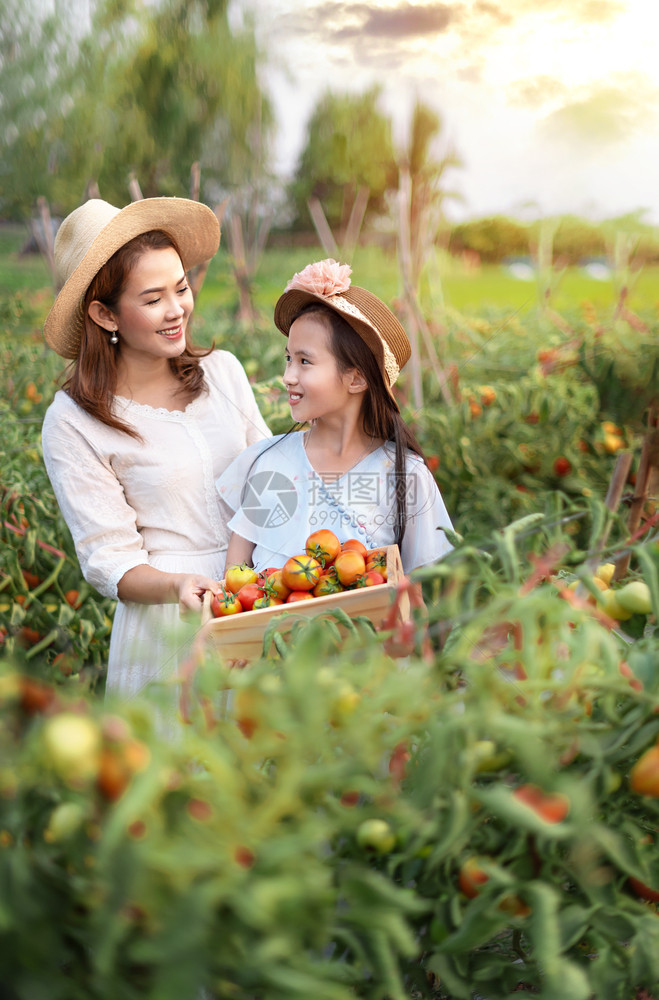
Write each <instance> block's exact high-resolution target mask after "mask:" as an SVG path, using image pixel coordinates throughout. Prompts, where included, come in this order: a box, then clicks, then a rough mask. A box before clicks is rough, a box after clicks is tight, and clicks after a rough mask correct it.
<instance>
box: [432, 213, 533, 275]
mask: <svg viewBox="0 0 659 1000" xmlns="http://www.w3.org/2000/svg"><path fill="white" fill-rule="evenodd" d="M449 250H450V251H451V253H462V252H463V251H465V250H473V251H475V252H476V253H477V254H478V255H479V257H480V258H481V260H482V261H483V262H486V263H493V262H496V261H501V260H503V258H504V257H509V256H511V255H518V254H528V253H529V230H528V227H526V226H524V225H522V224H521V223H518V222H515V221H514V220H513V219H508V218H506V217H505V216H502V215H495V216H490V217H489V218H487V219H475V220H474V221H471V222H463V223H460V224H459V225H457V226H455V227H454V229H453V231H452V233H451V240H450V244H449Z"/></svg>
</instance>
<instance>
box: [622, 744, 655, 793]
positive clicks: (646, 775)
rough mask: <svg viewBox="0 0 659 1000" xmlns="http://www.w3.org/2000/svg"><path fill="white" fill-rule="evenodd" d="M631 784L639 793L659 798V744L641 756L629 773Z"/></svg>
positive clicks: (633, 789)
mask: <svg viewBox="0 0 659 1000" xmlns="http://www.w3.org/2000/svg"><path fill="white" fill-rule="evenodd" d="M629 784H630V785H631V788H632V791H634V792H636V793H637V795H649V796H651V797H652V798H655V799H656V798H659V745H657V746H653V747H650V749H649V750H646V751H645V753H644V754H643V756H642V757H639V759H638V760H637V761H636V763H635V764H634V766H633V768H632V769H631V771H630V773H629Z"/></svg>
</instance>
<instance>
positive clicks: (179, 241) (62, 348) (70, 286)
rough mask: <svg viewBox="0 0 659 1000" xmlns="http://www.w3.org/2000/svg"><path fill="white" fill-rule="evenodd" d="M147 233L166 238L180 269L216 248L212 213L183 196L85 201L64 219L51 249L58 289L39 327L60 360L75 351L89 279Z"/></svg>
mask: <svg viewBox="0 0 659 1000" xmlns="http://www.w3.org/2000/svg"><path fill="white" fill-rule="evenodd" d="M152 229H160V230H162V231H163V232H165V233H167V234H168V235H169V236H171V237H172V239H173V240H174V241H175V242H176V245H177V246H178V248H179V250H180V251H181V260H182V262H183V267H184V268H185V270H186V271H187V270H188V269H189V268H191V267H195V266H196V265H197V264H201V263H203V262H204V261H206V260H210V258H211V257H212V256H213V255H214V254H215V253H216V252H217V248H218V246H219V245H220V224H219V222H218V221H217V217H216V215H215V213H214V212H213V211H211V209H210V208H208V206H206V205H202V204H201V203H200V202H198V201H191V200H189V199H188V198H145V199H143V200H142V201H134V202H132V204H130V205H127V206H126V207H125V208H121V209H119V208H115V207H114V205H110V204H108V202H107V201H103V200H102V199H100V198H91V199H90V200H89V201H86V202H85V203H84V205H81V206H80V207H79V208H76V209H75V211H73V212H71V214H70V215H68V216H67V217H66V219H65V220H64V222H63V223H62V225H61V226H60V228H59V230H58V232H57V236H56V238H55V246H54V258H55V268H56V276H57V281H58V285H59V286H60V287H61V291H60V292H59V294H58V296H57V298H56V299H55V302H54V304H53V307H52V309H51V310H50V312H49V314H48V317H47V319H46V322H45V324H44V337H45V338H46V343H47V344H48V346H49V347H52V349H53V350H54V351H57V353H58V354H60V355H61V356H62V357H63V358H76V357H77V356H78V352H79V351H80V340H81V337H82V330H83V322H84V316H83V300H84V297H85V294H86V292H87V289H88V288H89V285H90V283H91V281H92V279H93V278H94V277H95V276H96V275H97V274H98V272H99V271H100V270H101V268H102V267H103V265H104V264H107V262H108V260H109V259H110V257H112V255H113V254H114V253H116V251H117V250H119V249H120V247H122V246H124V244H125V243H128V242H129V241H130V240H132V239H134V238H135V237H136V236H140V235H141V234H142V233H147V232H149V231H150V230H152Z"/></svg>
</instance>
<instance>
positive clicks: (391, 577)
mask: <svg viewBox="0 0 659 1000" xmlns="http://www.w3.org/2000/svg"><path fill="white" fill-rule="evenodd" d="M402 578H403V565H402V563H401V561H400V552H399V551H398V546H397V545H390V546H388V547H387V582H386V583H380V584H378V585H376V586H375V587H359V588H358V589H357V590H345V591H342V592H341V593H340V594H328V595H327V596H326V597H314V599H313V600H312V601H298V602H296V603H295V604H291V605H288V606H287V605H286V604H280V605H277V606H276V607H273V608H258V609H257V610H256V611H243V612H241V613H240V614H237V615H229V616H227V617H225V618H213V616H212V615H211V611H210V602H211V594H210V591H207V592H206V595H205V598H204V604H203V611H202V624H203V626H204V638H205V641H206V642H207V643H208V644H210V645H211V646H212V647H213V648H215V649H218V650H219V651H220V652H221V654H222V656H223V657H225V658H226V659H237V660H248V661H250V660H257V659H258V658H259V657H260V656H261V653H262V651H263V637H264V635H265V631H266V629H267V627H268V625H269V624H270V622H271V621H272V619H273V618H274V617H276V616H278V615H279V616H281V618H282V621H281V624H280V626H279V628H280V631H281V632H282V633H285V632H286V631H287V626H286V617H291V625H292V624H293V622H294V621H296V620H299V618H300V616H302V617H304V618H315V617H316V616H318V615H326V614H328V613H331V612H333V611H335V610H336V609H337V608H341V610H342V611H345V613H346V614H347V615H350V616H351V617H355V616H358V615H362V616H365V617H366V618H368V619H369V620H370V621H372V622H373V624H374V625H375V626H376V628H377V627H378V626H379V625H380V624H381V623H382V621H383V619H384V618H385V616H386V614H387V612H388V611H389V608H390V607H391V604H392V601H393V599H394V594H395V591H396V584H397V583H398V581H399V580H401V579H402ZM409 613H410V610H409V599H408V597H407V594H406V593H405V594H403V596H402V599H401V602H400V617H401V618H403V619H405V618H408V617H409ZM289 627H290V626H289Z"/></svg>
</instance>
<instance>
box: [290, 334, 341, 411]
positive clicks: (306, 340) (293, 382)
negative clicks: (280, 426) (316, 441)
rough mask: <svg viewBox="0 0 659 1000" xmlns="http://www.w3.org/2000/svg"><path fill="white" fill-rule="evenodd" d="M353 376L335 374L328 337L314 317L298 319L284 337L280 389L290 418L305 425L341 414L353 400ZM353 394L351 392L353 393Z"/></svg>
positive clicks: (337, 370) (336, 367)
mask: <svg viewBox="0 0 659 1000" xmlns="http://www.w3.org/2000/svg"><path fill="white" fill-rule="evenodd" d="M353 378H354V372H350V371H349V372H345V373H344V374H343V375H342V374H341V373H340V372H339V369H338V366H337V363H336V358H335V357H334V355H333V354H332V352H331V350H330V333H329V330H328V329H327V327H326V326H325V324H324V323H323V322H322V321H320V320H318V319H317V318H316V317H315V316H300V317H299V319H296V320H295V322H294V323H292V324H291V328H290V331H289V334H288V343H287V346H286V370H285V372H284V385H285V386H286V389H287V390H288V403H289V406H290V408H291V416H292V418H293V419H294V420H295V421H297V422H298V423H307V422H308V421H310V420H318V419H319V418H323V417H330V416H332V415H334V414H338V413H341V412H342V411H343V410H344V409H345V406H346V404H347V402H348V399H349V398H351V397H352V396H353V393H352V392H351V391H350V389H349V386H350V385H351V384H352V383H353ZM353 391H354V390H353Z"/></svg>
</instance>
